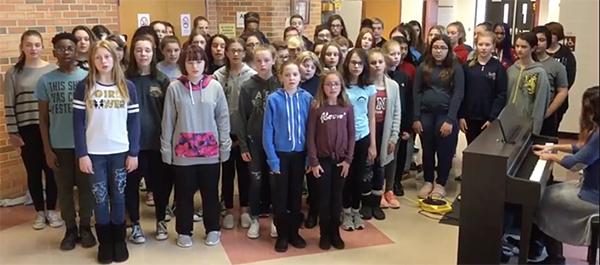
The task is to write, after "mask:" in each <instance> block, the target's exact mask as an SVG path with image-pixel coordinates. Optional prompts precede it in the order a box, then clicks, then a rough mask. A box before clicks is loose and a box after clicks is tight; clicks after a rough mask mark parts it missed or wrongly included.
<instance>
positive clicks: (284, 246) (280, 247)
mask: <svg viewBox="0 0 600 265" xmlns="http://www.w3.org/2000/svg"><path fill="white" fill-rule="evenodd" d="M288 216H289V214H287V215H286V216H278V215H277V214H275V216H274V220H273V221H274V223H275V227H276V228H277V241H275V251H276V252H286V251H287V250H288V242H289V238H290V229H289V225H288V222H287V221H288V220H287V219H288V218H287V217H288Z"/></svg>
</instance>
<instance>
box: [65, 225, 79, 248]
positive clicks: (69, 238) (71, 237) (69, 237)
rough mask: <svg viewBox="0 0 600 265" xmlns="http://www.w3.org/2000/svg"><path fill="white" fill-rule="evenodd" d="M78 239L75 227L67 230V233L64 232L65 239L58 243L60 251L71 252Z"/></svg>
mask: <svg viewBox="0 0 600 265" xmlns="http://www.w3.org/2000/svg"><path fill="white" fill-rule="evenodd" d="M78 239H79V232H77V226H73V227H69V228H67V232H65V237H64V238H63V240H62V241H61V242H60V250H65V251H67V250H73V249H75V244H77V240H78Z"/></svg>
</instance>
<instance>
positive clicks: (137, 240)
mask: <svg viewBox="0 0 600 265" xmlns="http://www.w3.org/2000/svg"><path fill="white" fill-rule="evenodd" d="M129 241H131V242H132V243H134V244H144V243H146V237H144V233H142V227H141V226H140V225H139V224H135V225H133V228H132V229H131V235H130V236H129Z"/></svg>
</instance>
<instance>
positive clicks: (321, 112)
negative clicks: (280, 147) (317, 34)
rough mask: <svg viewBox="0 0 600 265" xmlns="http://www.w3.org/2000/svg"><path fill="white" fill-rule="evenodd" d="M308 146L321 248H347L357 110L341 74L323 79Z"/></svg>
mask: <svg viewBox="0 0 600 265" xmlns="http://www.w3.org/2000/svg"><path fill="white" fill-rule="evenodd" d="M307 127H308V132H307V136H306V145H307V148H308V160H309V163H310V166H311V172H312V174H313V175H314V178H316V190H317V192H318V197H319V203H318V212H319V228H320V234H321V237H320V239H319V247H320V248H321V249H322V250H328V249H330V248H331V246H333V247H334V248H336V249H343V248H344V247H345V244H344V241H343V240H342V238H341V237H340V208H341V207H342V190H343V187H344V182H345V180H346V177H347V176H348V172H349V170H350V164H351V163H352V159H353V155H354V144H355V142H354V133H355V128H354V110H353V107H352V105H351V103H350V100H349V99H348V95H347V94H346V86H345V85H344V81H343V79H342V76H341V75H340V74H339V73H338V72H327V73H326V74H325V75H323V76H322V77H321V84H320V85H319V89H318V90H317V97H316V99H315V101H314V102H313V104H312V107H311V109H310V112H309V115H308V126H307Z"/></svg>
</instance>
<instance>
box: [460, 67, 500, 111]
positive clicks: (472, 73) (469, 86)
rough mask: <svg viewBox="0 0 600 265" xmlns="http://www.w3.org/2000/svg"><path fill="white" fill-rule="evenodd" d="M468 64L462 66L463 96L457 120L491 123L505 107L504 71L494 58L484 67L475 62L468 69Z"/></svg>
mask: <svg viewBox="0 0 600 265" xmlns="http://www.w3.org/2000/svg"><path fill="white" fill-rule="evenodd" d="M473 60H477V59H473ZM470 63H471V61H468V62H467V63H465V64H464V65H463V70H464V72H465V96H464V99H463V101H462V104H461V108H460V111H459V118H461V119H467V120H479V121H493V120H495V119H496V118H498V115H499V114H500V111H502V109H503V108H504V106H505V105H506V88H507V86H508V77H507V75H506V69H505V68H504V66H503V65H502V64H501V63H500V61H498V59H495V58H491V59H490V60H489V61H488V62H487V63H486V64H485V65H482V64H481V63H479V62H478V61H475V65H473V67H470V66H469V64H470Z"/></svg>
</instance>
